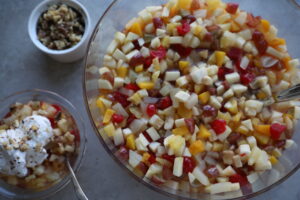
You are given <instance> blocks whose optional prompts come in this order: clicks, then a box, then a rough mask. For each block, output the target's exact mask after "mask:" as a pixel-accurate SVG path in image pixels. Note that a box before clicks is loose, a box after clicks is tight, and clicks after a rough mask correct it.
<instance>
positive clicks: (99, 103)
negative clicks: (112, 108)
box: [96, 98, 105, 114]
mask: <svg viewBox="0 0 300 200" xmlns="http://www.w3.org/2000/svg"><path fill="white" fill-rule="evenodd" d="M96 105H97V107H98V108H99V109H100V112H101V113H102V114H104V112H105V105H104V103H103V101H102V100H101V98H98V99H97V101H96Z"/></svg>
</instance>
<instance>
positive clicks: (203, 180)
mask: <svg viewBox="0 0 300 200" xmlns="http://www.w3.org/2000/svg"><path fill="white" fill-rule="evenodd" d="M193 175H194V176H195V178H196V179H197V180H198V181H199V182H200V183H201V184H202V185H205V186H207V185H209V184H210V182H209V179H208V178H207V176H206V175H205V174H204V173H203V172H202V171H201V170H200V169H199V167H196V168H195V169H194V170H193Z"/></svg>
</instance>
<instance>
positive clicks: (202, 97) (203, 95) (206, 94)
mask: <svg viewBox="0 0 300 200" xmlns="http://www.w3.org/2000/svg"><path fill="white" fill-rule="evenodd" d="M198 98H199V100H200V102H201V104H207V103H208V101H209V99H210V93H209V91H206V92H203V93H201V94H199V96H198Z"/></svg>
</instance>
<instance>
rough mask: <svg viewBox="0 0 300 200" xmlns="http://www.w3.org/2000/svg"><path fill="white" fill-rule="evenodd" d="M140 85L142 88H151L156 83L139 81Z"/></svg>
mask: <svg viewBox="0 0 300 200" xmlns="http://www.w3.org/2000/svg"><path fill="white" fill-rule="evenodd" d="M138 86H139V87H140V88H141V89H146V90H151V89H153V88H154V83H153V82H139V83H138Z"/></svg>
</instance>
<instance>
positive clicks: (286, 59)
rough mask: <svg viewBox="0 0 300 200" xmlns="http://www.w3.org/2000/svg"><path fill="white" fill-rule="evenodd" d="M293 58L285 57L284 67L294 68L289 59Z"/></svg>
mask: <svg viewBox="0 0 300 200" xmlns="http://www.w3.org/2000/svg"><path fill="white" fill-rule="evenodd" d="M290 60H291V57H285V58H283V60H282V61H283V64H284V67H285V68H286V69H287V70H288V71H289V70H291V69H292V68H291V66H290V64H289V61H290Z"/></svg>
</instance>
